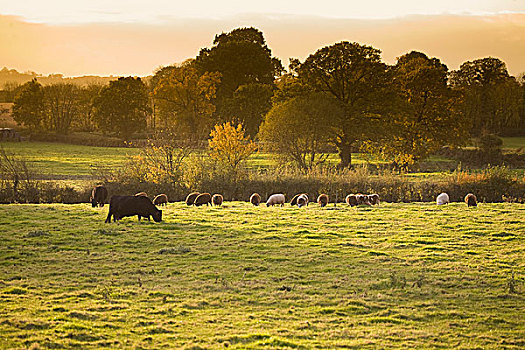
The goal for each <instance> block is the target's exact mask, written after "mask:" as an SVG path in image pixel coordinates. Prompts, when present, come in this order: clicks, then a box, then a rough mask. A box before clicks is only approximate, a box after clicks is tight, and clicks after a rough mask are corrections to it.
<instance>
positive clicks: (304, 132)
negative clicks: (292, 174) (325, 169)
mask: <svg viewBox="0 0 525 350" xmlns="http://www.w3.org/2000/svg"><path fill="white" fill-rule="evenodd" d="M343 114H344V110H343V108H341V106H340V103H338V101H337V100H335V99H334V98H333V97H331V96H329V95H328V94H325V93H317V94H310V95H307V96H299V97H296V98H293V99H291V100H288V101H286V102H283V103H280V104H277V105H275V106H274V107H273V108H272V109H271V110H270V112H269V113H268V114H267V115H266V117H265V120H264V122H263V124H262V125H261V130H260V139H261V140H262V141H263V142H265V143H266V145H267V147H268V149H269V150H271V151H273V152H275V153H277V154H278V155H281V156H284V158H285V159H287V160H291V161H292V162H294V163H295V164H296V165H297V166H298V167H299V168H300V169H302V170H308V169H311V168H313V167H314V166H316V165H319V164H321V163H323V162H325V161H326V159H327V157H328V155H329V151H330V147H329V144H330V140H331V138H332V137H333V135H334V130H335V129H336V127H337V125H336V121H337V120H339V119H340V118H342V115H343Z"/></svg>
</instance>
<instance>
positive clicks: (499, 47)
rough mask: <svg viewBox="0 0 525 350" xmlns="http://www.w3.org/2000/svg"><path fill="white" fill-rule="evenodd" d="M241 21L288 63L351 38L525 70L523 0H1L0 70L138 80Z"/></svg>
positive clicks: (389, 56) (390, 51)
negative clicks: (499, 61) (490, 60)
mask: <svg viewBox="0 0 525 350" xmlns="http://www.w3.org/2000/svg"><path fill="white" fill-rule="evenodd" d="M246 26H254V27H257V28H259V29H260V30H261V31H263V33H264V35H265V38H266V41H267V43H268V46H269V47H270V49H271V50H272V54H273V55H274V56H277V57H279V58H280V59H281V60H282V62H283V64H284V65H285V66H287V64H288V59H289V58H290V57H294V58H299V59H301V60H304V59H305V58H306V57H307V56H308V55H309V54H312V53H314V52H315V51H316V50H317V49H319V48H321V47H323V46H326V45H331V44H334V43H336V42H339V41H342V40H348V41H357V42H359V43H362V44H367V45H372V46H374V47H376V48H378V49H380V50H382V57H383V60H384V61H385V62H387V63H390V64H393V63H395V61H396V57H398V56H400V55H402V54H404V53H407V52H410V51H412V50H418V51H422V52H424V53H426V54H427V55H429V56H431V57H438V58H439V59H441V60H442V62H443V63H445V64H447V65H448V67H449V68H450V69H457V68H458V67H459V65H460V64H461V63H463V62H465V61H467V60H473V59H477V58H482V57H487V56H492V57H498V58H500V59H502V60H503V61H505V62H506V63H507V66H508V69H509V71H510V73H511V74H514V75H517V74H520V73H522V72H525V0H498V1H493V0H433V1H423V0H405V1H403V0H397V1H395V0H387V1H377V0H376V1H374V0H360V1H351V0H346V1H333V0H325V1H316V2H313V1H311V2H307V1H304V0H303V1H298V0H260V1H257V2H254V1H248V0H231V1H226V0H223V1H217V0H215V1H211V0H208V1H206V0H189V1H188V0H185V1H161V0H147V1H144V0H141V1H130V0H105V1H100V0H69V1H58V0H49V1H45V0H18V1H17V0H9V1H7V0H0V69H1V68H2V67H4V66H5V67H8V68H14V69H17V70H19V71H27V70H31V71H35V72H37V73H42V74H46V75H47V74H50V73H62V74H64V75H66V76H79V75H91V74H95V75H140V76H144V75H149V74H152V72H153V71H154V70H155V69H156V68H158V67H159V66H164V65H168V64H173V63H179V62H182V61H184V60H186V59H188V58H193V57H195V56H196V55H197V54H198V53H199V50H200V49H201V48H202V47H210V46H211V44H212V41H213V38H214V36H215V35H216V34H220V33H221V32H227V31H231V30H232V29H234V28H237V27H246Z"/></svg>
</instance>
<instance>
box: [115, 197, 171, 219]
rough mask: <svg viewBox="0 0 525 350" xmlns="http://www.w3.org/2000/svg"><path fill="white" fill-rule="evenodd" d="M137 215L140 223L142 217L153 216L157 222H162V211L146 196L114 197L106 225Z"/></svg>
mask: <svg viewBox="0 0 525 350" xmlns="http://www.w3.org/2000/svg"><path fill="white" fill-rule="evenodd" d="M134 215H137V217H138V219H139V221H140V219H141V218H142V217H145V218H148V220H149V217H150V216H152V217H153V220H155V221H156V222H160V221H162V210H159V209H157V207H156V206H155V205H153V202H152V201H151V199H149V198H148V197H145V196H112V197H111V199H110V201H109V212H108V216H107V218H106V221H105V222H106V223H109V222H111V217H112V216H113V221H118V220H120V219H122V218H123V217H125V216H134Z"/></svg>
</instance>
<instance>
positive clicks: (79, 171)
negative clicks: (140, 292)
mask: <svg viewBox="0 0 525 350" xmlns="http://www.w3.org/2000/svg"><path fill="white" fill-rule="evenodd" d="M0 147H3V148H4V149H5V150H6V151H9V152H12V153H15V154H19V155H23V156H24V158H25V159H26V160H28V161H29V162H30V163H31V164H32V165H33V166H34V167H35V168H36V169H37V170H38V171H39V172H41V173H42V174H45V175H54V176H56V177H58V178H71V179H76V178H85V177H86V176H89V175H91V174H92V172H93V170H94V169H95V168H96V167H97V166H98V167H100V166H105V167H110V168H120V167H122V166H124V165H125V162H126V160H127V159H128V158H129V157H130V156H133V155H137V154H138V153H139V149H137V148H118V147H93V146H81V145H72V144H64V143H53V142H0ZM429 160H430V161H435V162H443V163H447V162H450V160H447V159H444V158H440V157H431V158H430V159H429ZM367 161H371V162H372V163H379V162H381V161H379V160H368V159H367V158H366V156H365V155H364V154H360V153H353V154H352V163H353V164H354V165H360V164H365V163H367ZM328 162H329V163H331V164H334V165H335V164H337V163H338V162H339V157H338V155H337V154H332V155H330V157H329V160H328ZM275 163H276V161H275V159H273V156H272V154H270V153H262V152H257V153H255V154H254V155H253V156H252V157H251V158H250V159H249V160H248V162H247V166H248V167H250V168H268V167H270V166H272V165H274V164H275Z"/></svg>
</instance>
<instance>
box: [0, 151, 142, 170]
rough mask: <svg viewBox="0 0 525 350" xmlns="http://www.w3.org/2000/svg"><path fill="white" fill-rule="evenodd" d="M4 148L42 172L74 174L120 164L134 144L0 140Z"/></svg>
mask: <svg viewBox="0 0 525 350" xmlns="http://www.w3.org/2000/svg"><path fill="white" fill-rule="evenodd" d="M0 146H1V147H3V148H4V149H5V150H6V151H8V152H10V153H14V154H17V155H20V156H22V157H23V158H24V159H25V160H26V161H28V162H29V164H31V165H32V166H34V168H35V169H36V170H37V171H38V172H40V173H42V174H45V175H55V176H57V177H59V178H72V179H75V178H78V177H85V176H89V175H92V174H93V171H94V170H96V169H97V167H107V168H115V167H117V168H120V167H122V166H123V165H124V164H125V162H126V160H127V159H128V158H129V156H132V155H136V154H138V152H139V149H137V148H119V147H93V146H80V145H71V144H64V143H53V142H2V143H0Z"/></svg>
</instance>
